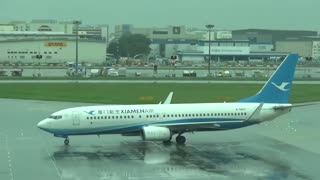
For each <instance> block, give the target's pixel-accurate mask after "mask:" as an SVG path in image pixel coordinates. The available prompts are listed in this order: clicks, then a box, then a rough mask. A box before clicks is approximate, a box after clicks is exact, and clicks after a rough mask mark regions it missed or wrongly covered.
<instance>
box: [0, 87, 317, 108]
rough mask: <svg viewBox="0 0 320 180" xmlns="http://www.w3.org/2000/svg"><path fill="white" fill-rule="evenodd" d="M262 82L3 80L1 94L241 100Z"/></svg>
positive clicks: (308, 94)
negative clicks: (133, 82)
mask: <svg viewBox="0 0 320 180" xmlns="http://www.w3.org/2000/svg"><path fill="white" fill-rule="evenodd" d="M261 87H262V85H261V84H260V85H259V84H158V83H153V84H91V83H69V84H65V83H61V84H51V83H48V84H41V83H35V84H29V83H26V84H10V83H8V84H0V98H14V99H36V100H49V101H68V102H69V101H70V102H94V103H105V104H145V103H159V102H160V101H164V99H165V98H166V96H167V95H168V93H169V92H170V91H174V93H175V94H174V97H173V102H174V103H191V102H223V101H227V102H230V101H237V100H239V99H241V98H243V97H247V96H250V95H253V94H255V93H256V92H258V91H259V90H260V88H261ZM319 92H320V85H294V86H293V89H292V93H291V97H290V102H291V103H298V102H309V101H320V93H319Z"/></svg>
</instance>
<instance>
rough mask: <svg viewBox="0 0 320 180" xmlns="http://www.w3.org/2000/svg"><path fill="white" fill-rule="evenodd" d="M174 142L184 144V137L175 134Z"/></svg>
mask: <svg viewBox="0 0 320 180" xmlns="http://www.w3.org/2000/svg"><path fill="white" fill-rule="evenodd" d="M176 142H177V143H178V144H184V143H185V142H186V138H185V137H184V136H177V137H176Z"/></svg>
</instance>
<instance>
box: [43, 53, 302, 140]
mask: <svg viewBox="0 0 320 180" xmlns="http://www.w3.org/2000/svg"><path fill="white" fill-rule="evenodd" d="M297 61H298V55H296V54H290V55H288V56H287V57H286V58H285V59H284V61H283V62H282V63H281V64H280V66H279V67H278V68H277V70H276V71H275V72H274V73H273V75H272V76H271V77H270V79H269V80H268V81H267V82H266V83H265V85H264V86H263V87H262V89H261V90H260V91H259V92H258V93H257V94H255V95H253V96H251V97H247V98H244V99H241V100H239V101H238V102H231V103H192V104H171V99H172V95H173V93H172V92H171V93H170V94H169V96H168V97H167V99H166V100H165V101H164V103H160V104H147V105H103V106H87V107H76V108H70V109H64V110H61V111H58V112H55V113H53V114H52V115H51V116H49V117H48V118H46V119H44V120H42V121H41V122H39V124H38V127H39V128H40V129H42V130H44V131H47V132H49V133H52V134H53V135H54V136H56V137H62V138H65V141H64V143H65V144H66V145H68V144H69V136H73V135H102V134H121V135H124V136H141V137H142V139H143V140H146V141H163V142H165V143H169V142H170V141H171V139H172V137H173V136H174V135H176V142H177V143H178V144H184V143H185V142H186V138H185V137H184V136H183V133H187V132H195V131H221V130H230V129H237V128H242V127H247V126H251V125H255V124H259V123H262V122H264V121H271V120H273V119H275V118H277V117H279V116H281V115H283V114H286V113H288V112H290V110H291V108H293V107H297V106H302V105H303V104H296V105H292V104H289V103H288V98H289V95H290V90H291V86H292V80H293V76H294V71H295V66H296V64H297Z"/></svg>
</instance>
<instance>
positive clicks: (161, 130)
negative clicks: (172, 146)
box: [141, 126, 171, 141]
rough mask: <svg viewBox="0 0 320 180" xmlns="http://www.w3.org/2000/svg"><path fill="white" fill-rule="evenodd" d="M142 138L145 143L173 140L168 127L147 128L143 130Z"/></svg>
mask: <svg viewBox="0 0 320 180" xmlns="http://www.w3.org/2000/svg"><path fill="white" fill-rule="evenodd" d="M141 137H142V139H143V140H144V141H167V140H170V138H171V131H170V129H169V128H166V127H157V126H146V127H143V128H142V134H141Z"/></svg>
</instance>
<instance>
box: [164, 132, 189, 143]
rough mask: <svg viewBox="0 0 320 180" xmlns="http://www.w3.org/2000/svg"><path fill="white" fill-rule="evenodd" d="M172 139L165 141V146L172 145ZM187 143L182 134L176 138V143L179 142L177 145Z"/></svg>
mask: <svg viewBox="0 0 320 180" xmlns="http://www.w3.org/2000/svg"><path fill="white" fill-rule="evenodd" d="M171 139H172V136H171V137H170V139H169V140H166V141H163V144H165V145H170V144H171ZM186 141H187V140H186V138H185V137H184V136H182V134H179V135H178V136H177V137H176V142H177V144H179V145H182V144H185V143H186Z"/></svg>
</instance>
